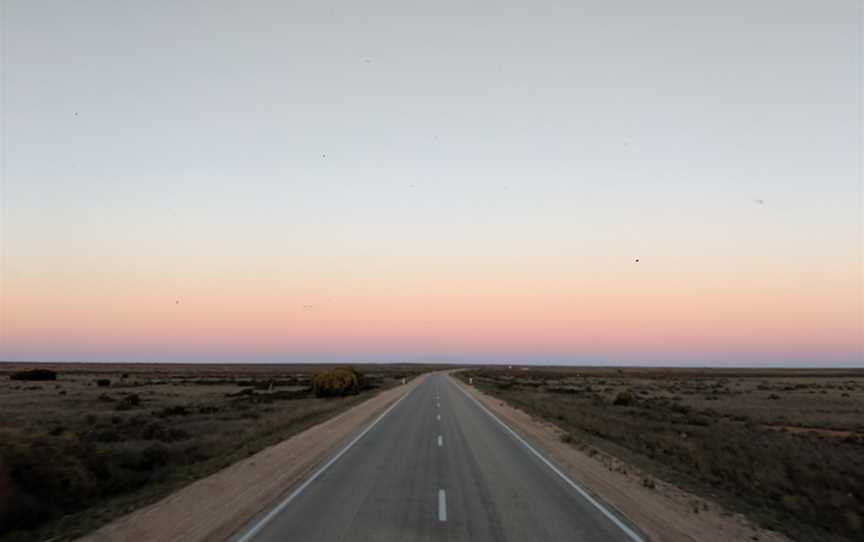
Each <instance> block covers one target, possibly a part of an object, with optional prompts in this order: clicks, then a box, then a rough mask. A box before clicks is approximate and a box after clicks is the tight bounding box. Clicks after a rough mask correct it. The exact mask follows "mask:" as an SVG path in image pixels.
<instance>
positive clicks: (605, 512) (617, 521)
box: [455, 384, 645, 542]
mask: <svg viewBox="0 0 864 542" xmlns="http://www.w3.org/2000/svg"><path fill="white" fill-rule="evenodd" d="M455 385H456V387H457V388H459V391H461V392H462V393H464V394H465V396H466V397H468V398H469V399H471V400H472V401H474V403H475V404H476V405H477V406H479V407H480V408H481V409H482V410H483V411H484V412H485V413H486V414H488V415H489V417H491V418H492V419H493V420H495V421H496V422H498V423H499V424H500V425H501V427H503V428H504V429H506V430H507V432H508V433H510V434H511V435H513V437H514V438H516V440H518V441H519V442H521V443H522V445H523V446H525V447H526V448H527V449H528V450H530V451H531V453H533V454H534V455H536V456H537V457H538V458H539V459H540V461H542V462H543V463H545V464H546V466H547V467H549V468H550V469H552V471H553V472H554V473H555V474H557V475H558V476H560V477H561V478H562V479H563V480H564V481H565V482H567V483H568V484H569V485H570V487H572V488H573V489H575V490H576V491H577V492H578V493H579V494H580V495H582V496H583V497H585V500H587V501H588V502H590V503H591V504H593V505H594V507H595V508H596V509H597V510H600V512H602V513H603V515H604V516H606V517H607V518H609V520H610V521H612V523H614V524H615V525H617V526H618V527H619V528H620V529H621V530H622V531H624V533H626V534H627V536H629V537H630V540H633V541H634V542H645V541H644V540H643V538H642V537H641V536H639V535H638V534H636V533H635V532H634V531H633V529H631V528H630V527H628V526H627V525H625V524H624V523H623V522H622V521H621V520H620V519H618V518H617V517H615V515H614V514H613V513H612V512H610V511H609V510H607V509H606V507H605V506H603V505H602V504H600V503H599V502H598V501H597V500H596V499H595V498H594V497H592V496H591V495H589V494H588V492H586V491H585V490H584V489H582V487H580V486H579V485H578V484H577V483H576V482H574V481H573V480H571V479H570V477H569V476H567V475H566V474H564V473H563V472H561V470H560V469H558V467H556V466H555V465H553V464H552V462H551V461H549V460H548V459H546V458H545V457H543V454H541V453H540V452H538V451H537V450H535V449H534V447H533V446H531V445H530V444H528V442H527V441H526V440H525V439H523V438H522V437H520V436H519V434H518V433H516V431H513V430H512V429H510V426H508V425H507V424H506V423H504V422H502V421H501V420H500V419H499V418H498V416H496V415H495V414H493V413H492V412H491V411H490V410H489V409H488V408H486V407H485V406H484V405H483V403H481V402H480V401H478V400H477V399H476V398H474V397H473V396H472V395H470V394H469V393H468V392H467V391H465V390H464V389H462V386H460V385H458V384H455Z"/></svg>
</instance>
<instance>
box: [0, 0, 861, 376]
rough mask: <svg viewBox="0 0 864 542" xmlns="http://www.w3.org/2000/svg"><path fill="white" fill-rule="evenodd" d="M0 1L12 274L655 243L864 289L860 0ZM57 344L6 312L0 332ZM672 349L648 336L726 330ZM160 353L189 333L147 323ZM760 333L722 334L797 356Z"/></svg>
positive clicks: (362, 262)
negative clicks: (672, 343)
mask: <svg viewBox="0 0 864 542" xmlns="http://www.w3.org/2000/svg"><path fill="white" fill-rule="evenodd" d="M3 8H4V11H3V20H2V32H3V44H4V57H3V58H4V60H3V63H2V70H3V88H2V92H3V104H4V106H3V111H2V115H3V120H2V122H3V129H4V134H5V139H4V142H3V144H4V154H3V160H4V164H3V167H4V172H5V173H4V175H3V194H2V197H3V209H4V211H3V223H2V227H3V251H4V254H5V263H4V264H3V269H2V279H3V288H4V292H5V293H6V294H5V295H6V296H7V297H8V292H9V291H10V290H15V289H17V291H23V289H24V288H25V287H26V288H30V287H35V286H34V285H37V284H40V283H41V282H42V281H44V282H45V283H46V284H47V283H50V284H52V285H54V286H56V285H57V284H59V283H62V282H63V280H64V278H63V276H64V275H63V274H64V273H67V274H68V275H69V276H70V277H75V276H78V275H80V274H87V273H92V272H94V269H98V270H100V271H99V272H101V273H105V274H106V276H107V275H111V276H112V277H114V276H115V275H116V276H120V275H121V274H122V273H124V270H129V269H131V268H135V269H139V270H140V269H147V270H149V271H152V273H153V274H172V273H175V272H180V271H181V268H182V272H190V273H193V274H194V270H195V268H196V266H211V267H212V266H220V265H225V266H227V267H226V269H229V268H230V264H227V263H225V262H226V261H227V260H228V259H231V260H243V261H248V262H254V266H258V267H261V266H263V267H266V266H268V265H270V266H271V267H278V268H280V269H281V268H282V266H286V265H288V264H286V263H285V262H286V261H290V260H291V258H292V257H296V259H298V260H303V261H306V262H311V263H307V264H302V265H306V266H308V267H309V268H310V269H316V268H322V269H323V268H332V267H338V268H345V269H353V268H357V267H363V266H376V265H377V266H381V267H382V268H386V269H389V270H391V271H393V272H394V273H398V272H399V270H400V269H401V267H400V266H402V265H407V264H405V263H404V262H407V261H410V262H415V263H418V265H420V264H423V265H433V264H440V265H444V264H443V263H442V262H444V263H446V264H447V265H449V266H450V267H453V266H456V267H458V266H464V267H465V268H466V272H467V271H470V269H469V268H477V267H483V266H490V267H491V266H494V265H495V264H500V265H509V266H517V267H518V266H525V267H526V269H527V268H531V269H534V268H553V267H555V266H556V265H557V263H556V259H557V258H562V257H563V258H564V259H565V260H566V262H567V264H566V265H572V264H573V261H576V260H579V259H580V258H581V261H582V265H583V266H584V267H585V268H587V269H590V268H592V266H594V267H596V270H597V273H603V272H605V270H606V269H607V266H608V262H609V261H610V260H613V259H616V258H624V259H627V260H628V261H629V260H630V259H631V257H633V256H634V255H641V256H642V257H643V258H645V257H646V255H649V256H648V257H649V258H650V257H651V256H653V257H655V258H656V259H658V260H660V259H662V260H665V261H666V262H667V264H666V265H669V266H673V267H674V266H678V267H680V266H681V265H686V262H687V261H693V260H695V261H699V262H700V263H701V264H704V267H705V268H711V267H712V266H713V267H714V268H716V269H722V270H723V272H724V273H726V274H727V275H728V277H730V280H732V278H731V277H734V276H735V275H736V273H738V274H748V273H749V274H754V275H758V276H761V277H767V276H768V274H770V273H775V272H776V270H777V269H783V267H784V266H789V267H790V268H793V269H795V270H796V272H799V271H800V272H805V271H806V272H808V273H811V274H812V273H817V274H818V273H820V272H822V271H820V270H822V269H823V268H825V269H827V268H830V273H829V272H828V271H826V273H828V274H827V275H826V276H830V277H832V278H826V279H825V280H826V281H831V280H835V279H834V278H833V277H835V276H836V275H837V274H838V273H839V274H840V275H842V276H843V277H844V278H843V281H842V283H838V285H837V288H839V289H840V290H841V291H842V292H841V293H837V292H834V293H833V294H831V295H837V301H836V303H837V304H838V305H837V307H835V308H837V311H838V312H837V313H836V314H835V318H841V316H836V315H837V314H842V315H849V314H853V313H854V307H853V308H851V309H850V304H851V305H855V304H857V307H858V314H859V318H860V306H861V303H862V300H861V289H860V284H861V250H862V234H861V213H862V200H861V145H862V139H861V138H862V132H861V118H862V109H861V100H862V85H861V64H862V54H861V52H862V51H861V47H862V46H861V33H862V19H861V2H859V1H855V0H849V1H837V0H827V1H821V2H815V1H812V0H806V1H790V0H777V1H773V0H755V1H754V0H748V1H726V2H702V1H699V2H693V1H669V0H666V1H658V2H650V3H649V2H639V1H602V2H600V1H597V2H582V1H568V2H551V1H541V2H532V3H530V4H529V3H525V2H512V1H507V2H451V1H439V2H405V1H400V2H384V1H374V2H362V3H358V2H324V1H315V2H277V1H271V2H266V1H258V0H252V1H244V2H225V1H206V2H205V1H201V2H188V1H180V2H177V1H171V2H167V1H165V2H163V1H159V2H156V1H80V2H79V1H76V2H62V1H34V0H4V1H3ZM757 199H760V200H764V202H765V203H764V204H759V203H756V202H755V200H757ZM766 255H767V256H766ZM574 258H575V259H576V260H574ZM391 260H392V261H391ZM382 261H383V262H385V263H381V262H382ZM250 265H251V264H250ZM291 265H295V266H297V265H301V264H297V263H296V262H295V263H293V264H291ZM288 267H290V265H288ZM386 269H385V271H386ZM670 269H671V267H670ZM532 272H533V271H532ZM538 272H539V271H538ZM382 273H384V272H383V271H382ZM384 274H386V273H384ZM541 274H542V273H541ZM850 276H853V278H852V279H850V278H849V277H850ZM694 280H695V279H694ZM766 280H767V279H766ZM74 283H75V281H74V280H73V279H72V278H70V279H69V288H73V287H74ZM856 284H857V285H856ZM54 286H52V287H54ZM822 286H824V287H826V288H829V286H831V285H828V284H827V283H826V284H822V285H821V286H820V287H822ZM808 287H812V285H806V284H802V285H801V288H808ZM837 288H834V290H836V289H837ZM829 289H830V288H829ZM834 290H832V291H834ZM402 293H404V295H406V296H410V292H402ZM790 295H792V294H791V293H790ZM844 297H845V299H847V300H848V301H842V299H843V298H844ZM856 297H857V299H856ZM17 302H18V301H16V303H17ZM22 302H23V301H22ZM62 302H63V301H62V299H61V300H58V303H62ZM34 303H35V301H34ZM840 305H843V306H842V307H841V306H840ZM454 306H458V302H455V301H454ZM742 310H743V309H742ZM799 310H801V311H806V310H807V306H806V304H801V305H800V306H799ZM3 311H4V318H6V319H8V318H10V316H9V312H10V311H15V307H14V306H13V305H12V304H11V303H10V302H4V305H3ZM86 317H87V315H85V314H82V318H86ZM7 321H8V320H7ZM832 322H835V321H834V320H832ZM22 325H23V324H22ZM832 325H834V324H832ZM28 329H29V331H30V332H32V333H36V331H35V330H33V329H30V328H28ZM857 329H858V331H859V339H860V331H861V327H860V325H858V328H857ZM46 333H47V332H46ZM49 335H50V334H49ZM13 338H14V337H13ZM847 339H848V337H847ZM45 341H46V342H52V341H51V338H50V337H47V336H46V338H45ZM853 342H854V341H853ZM10 343H11V346H10ZM73 343H74V341H71V342H70V343H69V345H68V348H69V349H70V351H73V352H74V351H75V348H73V346H74V344H73ZM54 346H55V347H56V348H54V347H52V348H47V347H42V346H39V347H37V346H34V345H33V344H32V343H27V344H26V345H25V344H23V343H21V344H19V343H16V342H14V341H13V340H12V339H7V345H6V348H5V349H4V348H3V346H2V345H0V358H3V357H9V356H14V357H24V358H27V357H50V356H55V355H56V356H60V357H62V353H58V349H61V350H62V346H63V345H62V344H59V345H54ZM91 346H92V350H87V352H88V353H89V354H88V355H92V356H93V357H103V358H105V359H111V358H112V356H116V355H120V354H119V353H118V352H117V351H112V350H111V348H112V347H108V346H106V347H105V348H104V349H100V347H99V345H95V346H94V345H91ZM358 348H359V347H358ZM409 350H410V349H409ZM433 350H434V349H433ZM769 350H770V349H769ZM322 351H323V347H322ZM379 351H380V350H373V351H370V352H365V351H362V349H358V350H357V356H359V357H364V356H371V355H378V352H379ZM673 351H674V349H671V350H669V351H666V350H661V351H658V352H656V353H653V354H651V355H648V354H646V359H648V358H650V359H652V360H659V359H663V358H664V356H667V355H668V357H670V359H672V358H674V359H675V360H677V361H680V362H687V361H688V359H692V360H697V359H698V360H703V359H706V358H705V356H708V357H710V356H712V355H713V354H711V353H709V354H704V353H698V354H697V353H692V354H690V357H689V358H688V354H687V353H682V352H673ZM445 352H448V353H450V354H452V356H455V357H459V355H460V353H459V352H458V351H456V352H455V353H454V352H453V351H452V349H451V348H449V347H448V348H444V347H443V346H442V348H441V350H440V352H439V354H441V355H444V353H445ZM860 352H861V350H860V340H859V348H858V349H857V350H856V349H855V348H852V349H850V348H849V347H848V346H846V347H844V350H843V352H842V353H841V354H837V353H836V352H835V353H834V354H832V356H833V357H832V359H833V360H835V362H838V363H855V362H858V361H860V360H861V356H860ZM151 354H152V355H153V356H159V357H166V358H170V357H172V354H171V348H170V347H163V346H159V347H157V346H156V345H154V346H153V349H152V352H148V351H147V350H146V349H145V350H144V351H140V352H137V353H135V355H140V356H141V357H143V358H147V357H148V356H150V355H151ZM703 354H704V355H703ZM122 355H126V356H128V355H131V354H129V353H128V350H126V351H123V354H122ZM214 355H218V352H210V351H206V350H202V351H197V350H196V351H193V352H192V353H191V354H188V358H189V359H202V360H204V359H209V357H212V356H214ZM261 355H262V356H265V355H266V356H273V357H280V356H281V358H280V359H286V360H293V359H296V358H299V357H308V356H314V352H309V351H303V352H302V353H299V352H296V351H293V350H291V348H290V347H286V349H285V350H284V352H281V353H280V352H276V353H273V352H271V351H269V350H268V351H267V352H266V353H263V354H261ZM346 355H347V354H346ZM421 355H422V356H424V357H428V356H432V357H434V355H435V352H434V351H432V352H430V351H429V349H428V348H427V349H424V350H423V352H419V351H418V352H412V351H405V352H389V353H388V354H386V356H389V357H390V358H393V359H397V358H398V359H402V358H409V359H410V358H412V357H417V356H421ZM448 355H449V354H448ZM497 355H499V352H497V351H496V352H491V350H490V353H489V354H488V357H489V358H490V359H491V358H492V357H494V356H497ZM520 355H521V354H520ZM547 355H548V354H546V353H539V351H538V354H537V355H536V356H533V357H536V358H537V361H542V360H544V359H546V358H545V356H547ZM783 355H784V356H785V355H787V354H786V353H783ZM813 355H814V354H813V353H812V352H808V353H806V355H805V354H802V356H804V357H802V359H800V360H797V361H800V362H805V361H813V360H812V359H811V358H812V356H813ZM177 356H178V357H179V356H180V354H179V353H178V354H177ZM182 356H187V353H185V351H184V353H183V354H182ZM465 356H466V357H470V356H479V358H480V359H486V358H484V354H482V353H481V354H477V353H476V352H472V353H466V354H465ZM555 356H557V358H556V359H558V360H564V361H566V360H570V359H578V360H583V361H584V359H583V358H580V356H579V353H578V352H576V351H573V352H570V351H568V352H561V353H557V354H555ZM592 356H594V357H592V358H590V359H599V358H603V356H602V352H601V353H599V354H597V353H594V354H592ZM610 356H612V355H611V354H610ZM738 356H739V357H738V358H735V359H732V358H731V357H730V358H729V359H723V360H719V361H721V362H730V363H731V362H740V361H744V362H750V361H753V362H772V363H775V362H782V359H781V357H782V356H780V354H778V353H777V352H774V353H771V352H768V353H765V352H761V351H760V352H758V353H756V352H754V353H753V354H752V356H750V357H749V358H748V359H741V358H740V354H738ZM250 357H255V354H254V353H250ZM533 357H532V355H531V354H530V353H526V354H524V359H526V360H528V361H532V360H533ZM612 357H614V356H612ZM733 357H734V356H733ZM744 357H745V358H746V357H747V356H746V355H745V356H744ZM184 359H186V358H184ZM298 360H299V359H298ZM630 361H632V362H638V361H639V359H631V360H630ZM792 361H793V362H794V361H796V360H792ZM817 361H818V360H817Z"/></svg>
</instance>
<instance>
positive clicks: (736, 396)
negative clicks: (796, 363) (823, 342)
mask: <svg viewBox="0 0 864 542" xmlns="http://www.w3.org/2000/svg"><path fill="white" fill-rule="evenodd" d="M457 376H458V377H459V378H462V379H463V380H466V381H467V380H468V379H469V378H470V379H473V383H474V385H475V386H477V387H478V388H480V389H481V390H483V391H485V392H486V393H489V394H491V395H494V396H496V397H499V398H501V399H503V400H506V401H507V402H508V403H510V404H512V405H514V406H516V407H518V408H521V409H523V410H525V411H526V412H528V413H530V414H532V415H533V416H535V417H538V418H542V419H545V420H547V421H550V422H552V423H554V424H555V425H557V426H558V427H559V428H561V429H562V430H563V431H564V434H563V435H564V436H563V437H562V440H564V441H565V442H568V443H570V444H571V445H573V446H576V447H579V448H581V449H583V450H584V451H585V452H586V453H588V454H590V455H595V456H596V457H598V458H602V457H604V456H611V457H615V458H618V459H620V460H623V461H624V462H625V463H627V464H630V465H632V466H633V467H634V469H638V470H639V471H640V472H643V473H648V475H647V476H646V477H645V479H644V480H643V482H644V485H645V487H649V488H650V487H653V484H654V480H655V479H662V480H664V481H666V482H670V483H673V484H675V485H678V486H679V487H682V488H683V489H686V490H688V491H690V492H692V493H694V494H696V495H700V496H703V497H705V498H706V499H710V500H711V501H713V502H718V503H720V504H721V505H722V506H723V508H724V509H726V510H728V511H730V512H736V513H742V514H744V515H746V516H747V517H748V518H749V519H750V520H751V521H754V522H755V523H757V524H759V525H761V526H763V527H766V528H768V529H771V530H775V531H779V532H782V533H784V534H787V535H788V536H790V537H791V538H793V539H796V540H802V541H815V540H826V541H838V542H839V541H852V540H861V539H862V538H864V371H855V370H848V371H839V370H838V371H829V370H818V371H806V370H709V369H705V370H685V369H678V370H676V369H606V368H572V369H571V368H568V369H561V368H531V369H525V368H515V369H505V368H482V369H472V370H468V371H464V372H460V373H457ZM611 464H612V463H610V465H611ZM610 468H611V467H610ZM619 468H620V467H619ZM699 512H700V507H699V506H694V509H693V513H694V514H698V513H699Z"/></svg>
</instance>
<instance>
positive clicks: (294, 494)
mask: <svg viewBox="0 0 864 542" xmlns="http://www.w3.org/2000/svg"><path fill="white" fill-rule="evenodd" d="M415 389H417V388H416V387H414V388H412V389H411V390H409V391H408V392H407V393H405V394H403V395H402V397H400V398H399V399H397V400H396V402H395V403H393V404H392V405H390V406H389V407H387V410H385V411H384V412H382V413H381V415H380V416H378V417H377V418H375V421H373V422H372V423H371V424H369V426H367V427H366V429H364V430H363V431H362V432H361V433H360V434H359V435H357V436H356V437H354V440H352V441H351V442H349V443H348V444H347V445H346V446H345V447H344V448H342V449H341V450H340V451H339V453H338V454H336V455H334V456H333V457H332V458H330V460H329V461H328V462H327V463H325V464H324V466H323V467H321V468H320V469H318V470H317V471H315V474H313V475H312V476H310V477H309V478H307V479H306V481H305V482H303V483H302V484H300V486H299V487H297V489H295V490H294V491H292V492H291V494H290V495H288V496H287V497H285V499H284V500H283V501H282V502H280V503H279V504H278V505H276V507H275V508H273V509H272V510H270V512H268V513H267V515H266V516H264V517H263V518H261V520H259V521H258V523H256V524H255V525H253V526H252V527H251V528H250V529H249V530H248V531H246V533H245V534H244V535H243V536H241V537H240V538H238V539H237V540H236V542H248V541H249V540H252V538H253V537H254V536H255V535H256V534H258V531H260V530H261V529H263V528H264V526H265V525H267V523H269V522H270V520H272V519H273V518H274V517H275V516H276V515H277V514H279V513H280V512H281V511H282V510H284V509H285V507H286V506H288V505H289V504H290V503H291V501H293V500H294V499H295V498H297V496H298V495H300V493H302V492H303V490H304V489H306V488H307V487H309V484H311V483H312V482H314V481H315V479H316V478H318V477H319V476H321V474H323V473H324V471H325V470H327V469H328V468H330V466H331V465H333V463H335V462H337V461H338V460H339V458H340V457H342V456H343V455H345V452H347V451H348V450H350V449H351V447H352V446H354V444H356V443H357V441H358V440H360V439H361V438H363V437H364V436H365V435H366V433H368V432H369V431H370V430H371V429H372V428H373V427H375V426H376V425H378V422H380V421H381V420H382V419H383V418H384V416H386V415H387V414H389V413H390V411H391V410H393V409H394V408H395V407H396V405H398V404H399V403H401V402H402V399H404V398H406V397H408V395H409V394H410V393H411V392H413V391H414V390H415Z"/></svg>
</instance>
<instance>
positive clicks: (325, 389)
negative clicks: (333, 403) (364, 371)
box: [312, 366, 363, 397]
mask: <svg viewBox="0 0 864 542" xmlns="http://www.w3.org/2000/svg"><path fill="white" fill-rule="evenodd" d="M362 386H363V375H361V374H360V373H358V372H357V371H355V370H354V368H353V367H348V366H346V367H335V368H333V369H328V370H326V371H322V372H320V373H317V374H316V375H315V376H314V377H313V378H312V390H313V391H314V392H315V396H316V397H342V396H345V395H353V394H356V393H359V392H360V389H361V387H362Z"/></svg>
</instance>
